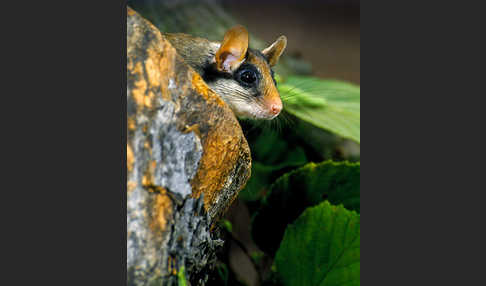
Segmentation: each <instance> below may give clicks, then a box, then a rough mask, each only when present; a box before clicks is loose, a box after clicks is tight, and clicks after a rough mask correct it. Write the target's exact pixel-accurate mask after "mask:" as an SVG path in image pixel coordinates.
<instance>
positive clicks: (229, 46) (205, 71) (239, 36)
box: [164, 25, 287, 120]
mask: <svg viewBox="0 0 486 286" xmlns="http://www.w3.org/2000/svg"><path fill="white" fill-rule="evenodd" d="M164 36H165V37H166V38H167V39H168V40H169V42H170V43H171V44H172V45H173V46H174V48H175V49H176V50H177V53H178V54H179V55H181V56H182V57H183V58H184V60H185V62H186V63H187V64H189V65H190V66H191V67H192V68H193V69H194V70H195V71H196V72H198V73H199V74H200V75H201V77H202V78H203V79H204V81H205V82H206V83H207V84H208V86H209V87H210V88H211V89H212V90H214V91H215V92H216V93H217V94H219V95H220V96H221V97H222V98H223V100H224V101H225V102H226V103H227V104H228V105H229V106H230V108H231V109H232V110H233V112H234V113H235V114H236V115H237V116H238V117H242V118H253V119H268V120H270V119H273V118H275V117H276V116H277V115H278V114H279V113H280V111H281V110H282V100H281V99H280V95H279V93H278V90H277V88H276V82H275V78H274V76H273V71H272V69H271V67H273V66H274V65H276V64H277V62H278V59H279V58H280V56H281V55H282V53H283V51H284V50H285V47H286V45H287V38H286V37H285V36H280V37H279V38H278V39H277V40H276V41H275V42H274V43H273V44H271V45H270V46H269V47H268V48H266V49H264V50H263V51H261V52H260V51H258V50H254V49H251V48H249V47H248V42H249V39H248V31H247V30H246V29H245V28H244V27H243V26H240V25H238V26H235V27H233V28H231V29H229V30H228V31H226V33H225V35H224V38H223V41H222V42H221V43H217V42H211V41H209V40H207V39H203V38H198V37H193V36H190V35H187V34H180V33H179V34H170V33H164Z"/></svg>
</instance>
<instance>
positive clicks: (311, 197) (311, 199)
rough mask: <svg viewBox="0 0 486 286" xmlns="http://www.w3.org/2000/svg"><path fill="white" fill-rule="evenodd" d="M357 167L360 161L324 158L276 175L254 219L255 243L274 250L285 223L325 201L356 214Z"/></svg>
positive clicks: (280, 237)
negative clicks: (276, 177)
mask: <svg viewBox="0 0 486 286" xmlns="http://www.w3.org/2000/svg"><path fill="white" fill-rule="evenodd" d="M360 169H361V168H360V163H359V162H358V163H349V162H333V161H325V162H322V163H320V164H315V163H309V164H307V165H305V166H304V167H301V168H299V169H297V170H294V171H292V172H289V173H287V174H285V175H283V176H282V177H280V178H278V179H277V181H275V183H274V184H273V185H272V186H271V188H270V191H269V193H268V195H267V196H266V197H265V198H264V200H263V204H262V207H261V208H260V210H259V211H258V213H257V214H256V215H255V218H254V219H253V225H252V233H253V238H254V240H255V242H256V243H257V244H258V245H259V246H260V247H261V248H262V249H263V250H265V251H266V252H268V253H275V251H276V250H277V248H278V245H279V243H280V241H281V239H282V237H283V234H284V231H285V228H286V226H287V224H289V223H291V222H293V221H294V220H295V219H296V218H297V217H298V216H299V215H300V214H301V213H302V212H303V211H304V210H305V209H306V208H307V207H309V206H314V205H317V204H319V203H320V202H322V201H324V200H329V201H330V202H331V203H332V204H335V205H338V204H343V205H344V207H345V208H347V209H350V210H355V211H357V212H358V213H359V211H360V172H361V171H360Z"/></svg>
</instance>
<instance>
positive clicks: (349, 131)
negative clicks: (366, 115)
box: [278, 76, 361, 143]
mask: <svg viewBox="0 0 486 286" xmlns="http://www.w3.org/2000/svg"><path fill="white" fill-rule="evenodd" d="M278 89H279V92H280V95H281V97H282V100H283V102H284V108H285V110H286V111H287V112H288V113H290V114H293V115H294V116H296V117H298V118H299V119H301V120H304V121H306V122H309V123H311V124H313V125H315V126H317V127H320V128H323V129H326V130H328V131H331V132H333V133H336V134H338V135H339V136H342V137H344V138H348V139H351V140H354V141H356V142H358V143H359V142H360V138H361V137H360V108H361V107H360V87H359V86H357V85H354V84H351V83H346V82H340V81H336V80H321V79H318V78H313V77H303V76H290V77H288V78H286V79H285V81H283V82H282V83H281V84H279V86H278Z"/></svg>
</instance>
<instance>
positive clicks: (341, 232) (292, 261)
mask: <svg viewBox="0 0 486 286" xmlns="http://www.w3.org/2000/svg"><path fill="white" fill-rule="evenodd" d="M275 264H276V266H277V272H278V274H279V276H280V277H281V280H282V282H283V283H284V285H286V286H294V285H295V286H297V285H298V286H345V285H360V216H359V215H358V214H357V213H355V212H353V211H348V210H346V209H345V208H343V207H342V206H337V207H336V206H332V205H331V204H330V203H329V202H328V201H325V202H322V203H321V204H319V205H318V206H315V207H310V208H308V209H307V210H306V211H304V213H303V214H302V215H301V216H300V217H299V218H298V219H297V220H296V221H295V223H293V224H291V225H289V226H288V227H287V229H286V231H285V235H284V238H283V240H282V243H281V245H280V248H279V250H278V251H277V254H276V257H275Z"/></svg>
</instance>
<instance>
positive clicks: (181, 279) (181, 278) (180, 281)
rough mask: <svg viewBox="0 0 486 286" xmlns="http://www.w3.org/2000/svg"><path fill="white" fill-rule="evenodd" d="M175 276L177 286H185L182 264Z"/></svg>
mask: <svg viewBox="0 0 486 286" xmlns="http://www.w3.org/2000/svg"><path fill="white" fill-rule="evenodd" d="M177 278H178V284H179V286H187V280H186V274H185V268H184V266H182V267H181V268H180V269H179V272H178V273H177Z"/></svg>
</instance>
